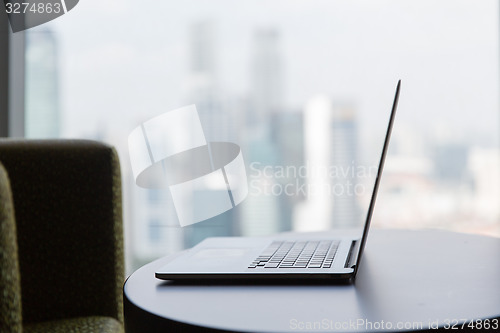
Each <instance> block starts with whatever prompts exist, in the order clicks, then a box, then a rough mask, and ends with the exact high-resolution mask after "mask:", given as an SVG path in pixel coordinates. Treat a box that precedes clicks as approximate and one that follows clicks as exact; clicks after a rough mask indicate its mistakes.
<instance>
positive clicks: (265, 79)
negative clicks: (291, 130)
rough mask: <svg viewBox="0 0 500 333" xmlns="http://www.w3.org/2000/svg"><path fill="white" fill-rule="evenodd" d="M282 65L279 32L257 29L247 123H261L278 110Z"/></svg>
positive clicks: (279, 107) (280, 97)
mask: <svg viewBox="0 0 500 333" xmlns="http://www.w3.org/2000/svg"><path fill="white" fill-rule="evenodd" d="M282 66H283V61H282V57H281V52H280V34H279V32H278V31H277V30H275V29H271V28H269V29H261V30H257V31H256V32H255V35H254V41H253V55H252V64H251V100H252V103H251V104H252V110H251V111H252V112H251V115H250V117H249V118H250V119H249V121H250V123H251V124H261V125H262V124H265V123H266V122H267V121H268V120H269V116H270V114H271V113H272V112H280V111H282V109H283V91H284V89H283V84H284V81H283V68H282Z"/></svg>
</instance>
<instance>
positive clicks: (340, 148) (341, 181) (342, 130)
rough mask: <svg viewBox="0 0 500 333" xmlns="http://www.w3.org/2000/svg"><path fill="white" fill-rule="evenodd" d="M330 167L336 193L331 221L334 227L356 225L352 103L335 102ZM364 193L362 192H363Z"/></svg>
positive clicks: (357, 208) (355, 157)
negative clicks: (332, 171)
mask: <svg viewBox="0 0 500 333" xmlns="http://www.w3.org/2000/svg"><path fill="white" fill-rule="evenodd" d="M330 147H331V156H332V159H331V166H332V167H333V168H334V170H335V171H336V172H335V175H334V177H333V179H332V186H333V187H332V192H333V195H334V200H333V210H332V224H333V226H334V227H346V228H348V227H356V226H358V225H360V224H361V223H362V221H361V220H360V208H359V201H358V200H359V198H360V195H357V194H356V189H357V187H356V185H357V184H358V182H359V180H358V179H357V175H358V173H357V169H358V158H357V150H358V143H357V126H356V114H355V109H354V107H353V106H352V105H349V104H335V105H334V106H333V117H332V120H331V146H330ZM360 194H361V193H360Z"/></svg>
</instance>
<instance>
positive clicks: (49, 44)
mask: <svg viewBox="0 0 500 333" xmlns="http://www.w3.org/2000/svg"><path fill="white" fill-rule="evenodd" d="M58 61H59V60H58V44H57V38H56V36H55V34H54V33H53V32H52V31H51V30H49V29H47V28H45V29H44V30H37V31H27V32H26V81H25V82H26V98H25V101H26V105H25V108H26V109H25V135H26V137H28V138H55V137H58V136H59V132H60V104H59V103H60V101H59V69H58V65H59V64H58Z"/></svg>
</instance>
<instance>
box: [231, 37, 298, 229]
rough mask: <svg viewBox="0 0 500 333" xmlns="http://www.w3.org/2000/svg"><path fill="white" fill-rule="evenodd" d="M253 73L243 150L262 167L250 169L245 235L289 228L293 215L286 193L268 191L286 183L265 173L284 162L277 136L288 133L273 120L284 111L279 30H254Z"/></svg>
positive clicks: (243, 209) (244, 210)
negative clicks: (266, 175)
mask: <svg viewBox="0 0 500 333" xmlns="http://www.w3.org/2000/svg"><path fill="white" fill-rule="evenodd" d="M250 73H251V77H250V96H249V97H250V98H249V103H248V110H247V115H246V121H247V124H246V125H247V131H248V140H247V141H246V142H245V144H244V146H243V149H244V150H245V152H246V153H245V154H246V156H248V157H249V160H248V161H247V165H250V164H252V163H254V162H257V164H254V165H258V167H255V168H256V170H250V171H249V177H250V179H249V182H250V183H251V185H250V186H253V189H254V191H252V189H250V193H249V195H248V197H247V198H246V200H245V202H244V203H243V204H242V207H241V209H240V210H239V212H240V216H241V231H242V233H243V234H244V235H264V234H272V233H275V232H278V231H281V230H286V229H289V226H290V217H287V216H286V214H283V213H284V212H290V211H291V207H290V205H289V203H288V200H287V199H286V198H284V196H283V194H280V195H277V194H273V193H268V192H266V189H269V188H270V187H272V186H282V184H280V183H279V182H278V180H277V179H274V178H272V177H263V176H262V174H261V172H262V169H263V168H266V167H267V166H272V165H276V164H283V163H284V161H283V160H282V159H281V158H282V157H283V156H281V155H280V151H279V149H280V148H279V145H280V144H279V143H278V142H277V139H279V140H282V139H284V138H283V137H282V135H284V133H280V134H277V133H275V130H276V129H277V128H275V126H276V125H278V124H279V121H273V116H274V115H275V114H277V113H280V112H283V80H282V58H281V54H280V35H279V33H278V31H277V30H275V29H260V30H257V31H256V32H255V33H254V36H253V42H252V54H251V63H250ZM283 141H284V140H283ZM282 143H283V142H282ZM259 168H260V169H259Z"/></svg>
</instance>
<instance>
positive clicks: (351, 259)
mask: <svg viewBox="0 0 500 333" xmlns="http://www.w3.org/2000/svg"><path fill="white" fill-rule="evenodd" d="M360 243H361V242H360V240H359V239H357V240H353V241H352V244H351V248H350V249H349V255H348V256H347V260H346V262H345V266H344V268H355V267H356V262H357V261H358V253H359V244H360Z"/></svg>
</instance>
